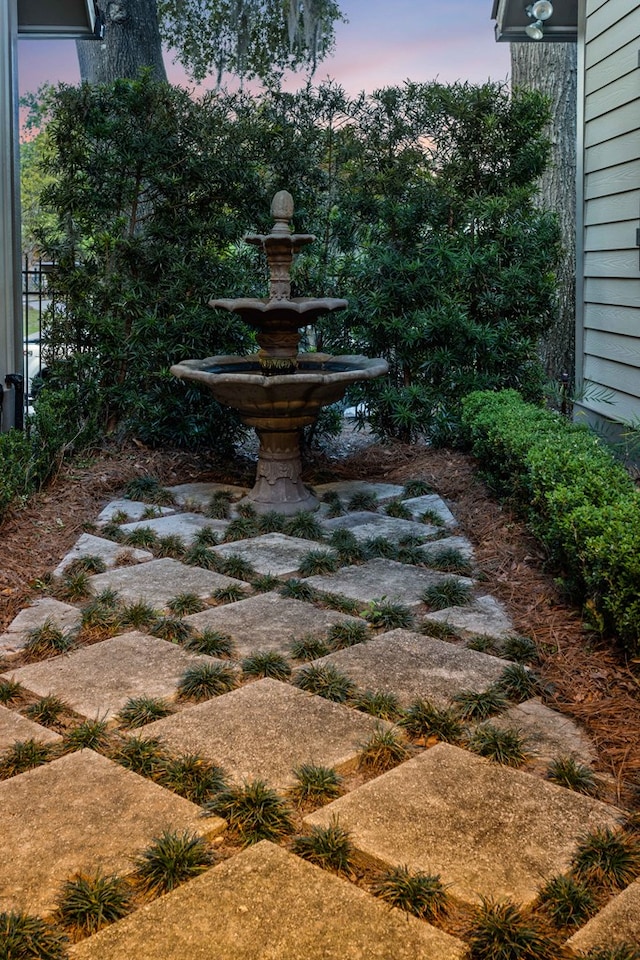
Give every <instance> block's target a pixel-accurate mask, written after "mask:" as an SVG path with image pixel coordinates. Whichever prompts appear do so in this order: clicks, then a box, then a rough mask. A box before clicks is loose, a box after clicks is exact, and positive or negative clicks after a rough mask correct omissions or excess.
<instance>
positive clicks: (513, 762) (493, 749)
mask: <svg viewBox="0 0 640 960" xmlns="http://www.w3.org/2000/svg"><path fill="white" fill-rule="evenodd" d="M525 744H526V740H525V738H524V737H523V736H522V734H521V733H520V732H519V731H518V730H512V729H508V728H507V729H503V728H502V727H496V726H495V725H494V724H492V723H483V724H482V725H481V726H479V727H476V729H475V730H474V731H473V732H472V733H470V734H469V736H468V738H467V743H466V745H467V747H468V748H469V750H471V751H472V752H473V753H477V754H478V755H479V756H481V757H487V759H488V760H493V761H495V763H502V764H504V766H506V767H521V766H522V764H523V763H526V761H527V760H528V755H527V752H526V750H525Z"/></svg>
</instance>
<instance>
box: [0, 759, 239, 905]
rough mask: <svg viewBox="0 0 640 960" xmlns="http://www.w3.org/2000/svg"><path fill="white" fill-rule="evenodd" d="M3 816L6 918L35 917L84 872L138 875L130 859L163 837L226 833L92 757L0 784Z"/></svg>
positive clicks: (0, 882) (0, 897)
mask: <svg viewBox="0 0 640 960" xmlns="http://www.w3.org/2000/svg"><path fill="white" fill-rule="evenodd" d="M0 809H2V873H1V876H0V910H12V909H16V910H25V911H27V912H28V913H34V914H38V913H46V912H48V911H50V910H51V909H52V907H53V904H54V900H55V897H56V895H57V894H58V891H59V889H60V886H61V884H62V883H63V881H65V880H67V879H68V878H69V877H70V876H71V875H73V874H75V873H77V872H79V871H85V872H87V873H90V874H92V873H94V872H95V871H96V870H98V869H100V870H102V871H103V872H104V873H107V874H108V873H129V872H131V869H132V866H131V859H130V858H131V857H133V856H135V855H136V854H138V853H140V852H141V851H142V850H143V849H144V848H145V847H147V846H148V845H149V844H150V843H151V840H152V839H153V838H154V837H156V836H157V835H158V834H159V833H161V832H162V831H163V830H164V829H176V830H180V831H182V830H189V831H191V832H193V833H197V834H199V835H202V836H215V835H216V834H218V833H221V832H222V831H223V830H224V829H225V826H226V825H225V822H224V820H221V819H220V818H219V817H213V818H212V819H204V818H203V817H202V809H201V808H200V807H198V806H196V805H195V804H193V803H190V802H189V801H188V800H183V799H182V797H178V796H177V795H176V794H174V793H171V792H170V791H169V790H165V789H164V788H163V787H159V786H158V785H157V784H155V783H152V782H151V781H150V780H146V779H144V778H143V777H139V776H137V774H135V773H132V772H131V771H130V770H125V769H124V767H121V766H119V765H118V764H117V763H113V762H112V761H111V760H107V758H106V757H103V756H100V755H99V754H97V753H94V752H93V751H91V750H81V751H79V752H78V753H70V754H68V755H67V756H65V757H62V758H61V759H59V760H54V761H53V763H47V764H44V765H43V766H41V767H37V768H36V769H34V770H30V771H28V772H27V773H22V774H20V776H18V777H12V778H11V779H10V780H4V781H2V782H0Z"/></svg>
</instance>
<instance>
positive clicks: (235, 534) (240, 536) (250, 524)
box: [224, 517, 260, 543]
mask: <svg viewBox="0 0 640 960" xmlns="http://www.w3.org/2000/svg"><path fill="white" fill-rule="evenodd" d="M259 533H260V530H259V528H258V521H257V520H256V519H255V517H234V519H233V520H231V522H230V523H229V525H228V527H227V528H226V530H225V531H224V541H225V543H235V542H236V541H238V540H250V539H251V537H257V536H258V534H259Z"/></svg>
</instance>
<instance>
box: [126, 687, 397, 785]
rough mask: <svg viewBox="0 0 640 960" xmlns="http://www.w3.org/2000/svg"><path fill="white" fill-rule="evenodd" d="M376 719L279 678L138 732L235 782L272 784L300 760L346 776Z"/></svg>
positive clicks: (284, 780)
mask: <svg viewBox="0 0 640 960" xmlns="http://www.w3.org/2000/svg"><path fill="white" fill-rule="evenodd" d="M379 722H380V721H376V720H375V719H374V718H373V717H369V716H367V715H366V714H364V713H360V712H358V711H357V710H352V709H351V708H349V707H345V706H344V705H343V704H340V703H333V702H331V701H329V700H325V699H323V698H322V697H316V696H313V695H312V694H309V693H305V692H304V691H302V690H298V689H297V688H296V687H293V686H290V685H289V684H286V683H280V682H279V681H278V680H270V679H265V680H258V681H256V682H255V683H249V684H247V685H246V686H243V687H240V688H239V689H237V690H232V691H231V693H225V694H223V695H222V696H221V697H216V698H215V699H214V700H208V701H207V702H206V703H201V704H198V705H197V706H195V707H190V708H189V709H188V710H183V711H182V712H181V713H179V714H175V715H174V716H172V717H166V718H165V719H164V720H157V721H156V722H155V723H150V724H148V725H147V726H145V727H143V728H142V729H141V731H140V733H141V735H142V736H144V737H161V738H162V740H163V741H164V742H165V743H166V744H167V746H168V747H169V748H170V749H172V750H176V751H178V752H180V753H200V754H202V755H203V756H205V757H207V758H209V759H211V760H213V761H215V762H216V763H217V764H219V765H220V766H222V767H223V769H224V770H225V771H226V772H227V773H228V774H229V776H230V778H231V779H232V780H233V781H234V782H235V783H241V782H243V781H244V780H254V779H256V778H258V779H261V780H266V781H267V783H269V784H270V785H271V786H272V787H276V788H283V787H287V786H289V785H290V784H292V783H293V782H295V781H294V777H293V776H292V772H291V771H292V770H293V768H294V767H296V766H298V764H300V763H307V762H312V763H318V764H322V765H323V766H327V767H336V768H337V769H338V770H341V771H345V770H348V769H350V768H352V767H354V766H355V764H356V762H357V754H358V752H359V749H360V745H361V744H362V743H363V742H364V741H366V740H367V739H368V738H369V737H370V735H371V733H372V732H373V730H374V729H375V727H376V723H379Z"/></svg>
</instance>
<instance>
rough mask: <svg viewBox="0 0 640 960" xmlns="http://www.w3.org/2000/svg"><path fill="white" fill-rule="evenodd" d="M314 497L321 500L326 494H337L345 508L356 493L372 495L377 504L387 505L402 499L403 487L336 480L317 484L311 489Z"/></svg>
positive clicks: (391, 484) (366, 481)
mask: <svg viewBox="0 0 640 960" xmlns="http://www.w3.org/2000/svg"><path fill="white" fill-rule="evenodd" d="M313 489H314V491H315V494H316V496H317V497H318V499H319V500H322V498H323V497H324V495H325V494H326V493H337V494H338V496H339V497H340V500H341V501H342V503H343V504H344V505H345V506H346V505H347V504H348V503H349V501H350V500H351V497H353V496H354V495H355V494H357V493H365V494H373V495H374V496H375V497H376V499H377V501H378V503H387V502H388V501H389V500H396V499H397V498H398V497H402V494H403V493H404V487H401V486H399V485H398V484H397V483H370V482H369V481H368V480H338V481H337V482H335V483H319V484H314V487H313Z"/></svg>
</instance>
